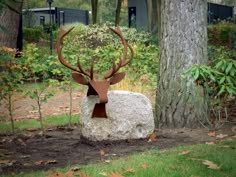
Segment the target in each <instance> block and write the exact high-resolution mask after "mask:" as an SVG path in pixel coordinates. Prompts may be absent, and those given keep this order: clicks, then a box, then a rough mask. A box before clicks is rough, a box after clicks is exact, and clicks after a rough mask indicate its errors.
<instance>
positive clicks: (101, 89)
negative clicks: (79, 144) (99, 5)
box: [57, 27, 134, 118]
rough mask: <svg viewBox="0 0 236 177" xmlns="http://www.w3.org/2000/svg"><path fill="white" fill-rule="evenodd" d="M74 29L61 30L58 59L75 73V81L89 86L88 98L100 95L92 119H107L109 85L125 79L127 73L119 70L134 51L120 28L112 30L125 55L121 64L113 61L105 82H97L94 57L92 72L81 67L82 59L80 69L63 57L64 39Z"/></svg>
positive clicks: (78, 64)
mask: <svg viewBox="0 0 236 177" xmlns="http://www.w3.org/2000/svg"><path fill="white" fill-rule="evenodd" d="M73 28H74V27H72V28H70V29H69V30H68V31H65V30H63V29H62V28H61V29H60V34H59V38H58V41H57V53H58V58H59V60H60V62H61V63H62V64H63V65H64V66H66V67H67V68H69V69H71V70H72V71H75V72H73V73H72V77H73V79H74V80H75V81H76V82H77V83H79V84H82V85H88V92H87V96H89V95H98V97H99V103H96V104H95V107H94V110H93V113H92V117H103V118H105V117H107V115H106V109H105V104H106V103H107V102H108V97H107V92H108V88H109V85H112V84H116V83H118V82H120V81H121V80H122V79H123V78H124V77H125V73H124V72H119V73H118V70H119V69H120V68H121V67H124V66H125V65H127V64H128V63H129V62H130V61H131V60H132V59H133V56H134V52H133V49H132V48H131V46H130V45H129V44H128V43H127V41H126V40H125V38H124V37H123V35H122V32H121V30H120V28H119V27H117V28H116V29H113V28H110V30H111V31H112V32H114V33H115V34H116V35H117V36H118V37H119V38H120V39H121V42H122V44H123V46H124V49H123V55H122V57H121V58H120V60H119V62H118V63H116V62H115V60H114V59H113V66H112V69H110V70H109V71H108V72H107V73H106V74H105V75H104V77H103V80H100V81H95V80H94V69H93V68H94V60H95V58H94V57H92V59H91V66H90V72H88V71H85V70H84V69H83V67H82V66H81V63H80V59H79V58H78V60H77V66H78V68H76V67H74V66H72V65H70V64H69V63H68V62H67V61H65V59H64V57H63V56H62V48H63V38H64V37H65V36H66V35H67V34H68V33H69V32H71V31H72V30H73ZM128 48H129V50H130V57H129V59H128V60H126V58H127V53H128ZM84 76H88V77H89V78H90V80H88V79H87V78H86V77H84Z"/></svg>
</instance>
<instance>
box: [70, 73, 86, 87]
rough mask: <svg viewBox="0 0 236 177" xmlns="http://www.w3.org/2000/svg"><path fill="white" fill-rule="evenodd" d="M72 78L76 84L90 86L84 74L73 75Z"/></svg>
mask: <svg viewBox="0 0 236 177" xmlns="http://www.w3.org/2000/svg"><path fill="white" fill-rule="evenodd" d="M72 78H73V79H74V81H75V82H78V83H79V84H82V85H88V80H87V79H86V78H85V77H84V76H83V75H82V74H79V73H72Z"/></svg>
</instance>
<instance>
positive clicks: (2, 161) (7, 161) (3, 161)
mask: <svg viewBox="0 0 236 177" xmlns="http://www.w3.org/2000/svg"><path fill="white" fill-rule="evenodd" d="M9 162H10V160H0V164H8V163H9Z"/></svg>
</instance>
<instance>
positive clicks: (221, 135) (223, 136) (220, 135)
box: [216, 134, 228, 139]
mask: <svg viewBox="0 0 236 177" xmlns="http://www.w3.org/2000/svg"><path fill="white" fill-rule="evenodd" d="M227 136H228V135H227V134H219V135H217V136H216V138H217V139H222V138H225V137H227Z"/></svg>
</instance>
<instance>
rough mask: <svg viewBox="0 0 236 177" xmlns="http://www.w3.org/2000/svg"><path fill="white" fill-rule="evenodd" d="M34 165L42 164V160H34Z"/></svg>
mask: <svg viewBox="0 0 236 177" xmlns="http://www.w3.org/2000/svg"><path fill="white" fill-rule="evenodd" d="M34 164H35V165H42V164H44V162H43V160H40V161H37V162H34Z"/></svg>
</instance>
